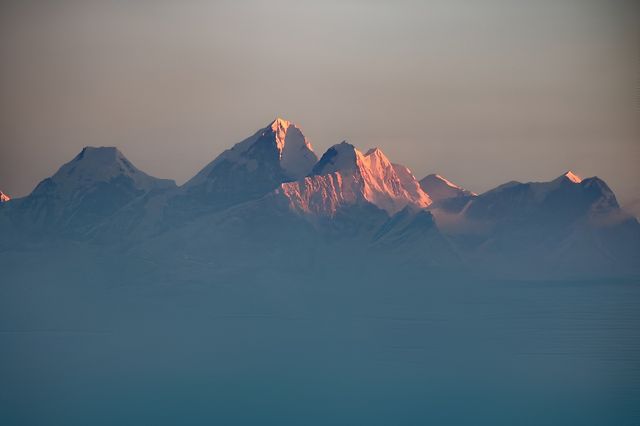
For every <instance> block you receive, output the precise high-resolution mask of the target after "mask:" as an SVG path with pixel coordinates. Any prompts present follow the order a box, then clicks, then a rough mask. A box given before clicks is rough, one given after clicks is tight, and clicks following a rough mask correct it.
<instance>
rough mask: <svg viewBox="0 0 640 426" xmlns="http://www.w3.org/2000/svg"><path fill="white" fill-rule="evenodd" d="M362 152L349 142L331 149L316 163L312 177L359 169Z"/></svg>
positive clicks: (343, 142) (341, 143)
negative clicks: (359, 158) (359, 156)
mask: <svg viewBox="0 0 640 426" xmlns="http://www.w3.org/2000/svg"><path fill="white" fill-rule="evenodd" d="M358 155H362V154H360V152H359V151H358V150H357V149H356V147H355V146H353V145H351V144H350V143H348V142H347V141H342V142H340V143H339V144H335V145H333V146H332V147H331V148H329V149H328V150H327V151H326V152H325V153H324V154H323V155H322V157H321V158H320V161H318V162H317V163H316V165H315V166H314V167H313V170H312V171H311V174H312V175H326V174H329V173H335V172H338V171H351V170H355V169H356V168H357V161H358Z"/></svg>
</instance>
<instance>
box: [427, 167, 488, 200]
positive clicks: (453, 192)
mask: <svg viewBox="0 0 640 426" xmlns="http://www.w3.org/2000/svg"><path fill="white" fill-rule="evenodd" d="M420 187H421V188H422V190H423V191H424V192H426V193H427V194H429V197H431V199H432V200H433V201H434V202H438V201H441V200H445V199H448V198H455V197H465V196H474V195H476V194H475V193H473V192H471V191H468V190H466V189H464V188H462V187H460V186H458V185H456V184H455V183H453V182H451V181H449V180H447V179H445V178H444V177H442V176H440V175H436V174H430V175H428V176H425V177H424V178H423V179H422V180H421V181H420Z"/></svg>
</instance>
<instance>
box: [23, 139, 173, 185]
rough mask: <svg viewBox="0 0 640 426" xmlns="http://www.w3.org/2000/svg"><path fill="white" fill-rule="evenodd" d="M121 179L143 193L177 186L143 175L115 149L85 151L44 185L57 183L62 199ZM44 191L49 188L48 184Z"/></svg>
mask: <svg viewBox="0 0 640 426" xmlns="http://www.w3.org/2000/svg"><path fill="white" fill-rule="evenodd" d="M121 177H125V178H128V179H131V180H132V181H133V183H134V185H135V186H136V187H137V188H140V189H144V190H150V189H153V188H169V187H171V186H175V183H174V182H173V181H171V180H168V179H157V178H154V177H152V176H149V175H147V174H146V173H144V172H142V171H141V170H139V169H138V168H136V167H135V166H134V165H133V164H132V163H131V162H130V161H129V160H127V158H126V157H125V156H124V155H123V154H122V152H120V150H118V148H116V147H113V146H101V147H92V146H86V147H84V148H82V150H81V151H80V153H79V154H78V155H76V156H75V157H74V158H73V160H71V161H69V162H68V163H66V164H64V165H63V166H62V167H60V169H58V171H57V172H56V173H55V174H54V175H53V176H51V177H50V178H49V179H45V181H43V182H51V183H54V184H55V186H56V187H57V188H58V189H57V190H58V191H59V193H60V195H69V194H72V193H73V192H74V191H76V190H78V189H79V188H89V187H91V186H92V185H95V184H97V183H100V182H110V181H111V180H113V179H116V178H121ZM43 182H41V185H42V184H43ZM41 185H38V187H36V189H35V190H34V192H40V191H41V190H43V188H44V187H42V186H41ZM45 187H48V184H47V185H45ZM39 188H40V189H39Z"/></svg>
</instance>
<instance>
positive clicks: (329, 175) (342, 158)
mask: <svg viewBox="0 0 640 426" xmlns="http://www.w3.org/2000/svg"><path fill="white" fill-rule="evenodd" d="M281 189H282V193H283V194H284V195H285V196H286V197H287V198H289V200H290V205H291V206H292V207H293V208H294V209H296V210H299V211H302V212H305V213H313V214H319V215H327V216H331V215H334V214H335V213H336V211H337V209H338V208H340V207H342V206H346V205H353V204H357V203H358V202H361V201H364V202H368V203H371V204H373V205H375V206H377V207H378V208H380V209H382V210H385V211H386V212H387V213H388V214H395V213H397V212H398V211H400V210H402V209H403V208H405V207H406V206H408V205H412V206H415V207H416V208H425V207H427V206H428V205H429V204H431V199H430V198H429V196H428V195H427V194H425V193H424V191H422V189H420V185H419V184H418V182H417V180H416V179H415V177H414V176H413V174H412V173H411V171H410V170H409V169H407V168H406V167H404V166H401V165H397V164H392V163H391V162H390V161H389V159H388V158H387V157H386V156H385V155H384V153H383V152H382V151H381V150H380V149H378V148H374V149H370V150H369V151H367V153H366V154H362V152H360V151H359V150H358V149H356V148H355V147H354V146H353V145H351V144H350V143H347V142H346V141H343V142H341V143H339V144H337V145H334V146H332V147H331V148H329V149H328V150H327V152H325V153H324V155H323V156H322V158H321V159H320V161H318V163H317V164H316V165H315V167H314V168H313V170H312V172H311V175H310V176H308V177H307V178H305V180H304V181H299V182H292V183H286V184H283V185H282V186H281Z"/></svg>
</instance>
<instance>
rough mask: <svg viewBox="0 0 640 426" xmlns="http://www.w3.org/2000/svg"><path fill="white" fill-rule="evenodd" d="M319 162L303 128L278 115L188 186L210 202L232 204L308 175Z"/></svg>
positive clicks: (228, 150)
mask: <svg viewBox="0 0 640 426" xmlns="http://www.w3.org/2000/svg"><path fill="white" fill-rule="evenodd" d="M317 161H318V157H317V156H316V155H315V153H314V152H313V147H312V146H311V143H310V142H309V140H308V139H307V138H306V137H305V136H304V134H303V133H302V131H301V130H300V129H299V128H298V127H297V126H296V125H295V124H294V123H292V122H290V121H288V120H284V119H282V118H280V117H278V118H276V119H275V120H273V121H272V122H271V123H269V124H268V125H267V126H266V127H263V128H261V129H260V130H258V131H257V132H256V133H254V134H253V135H252V136H250V137H248V138H246V139H244V140H243V141H241V142H239V143H237V144H235V145H233V146H232V147H231V148H229V149H227V150H226V151H224V152H223V153H221V154H220V155H218V156H217V157H216V158H215V159H214V160H213V161H211V162H210V163H209V164H207V165H206V166H205V167H204V168H203V169H202V170H200V172H198V174H196V175H195V176H194V177H193V178H191V180H189V181H188V182H187V183H186V184H185V185H184V187H185V188H187V190H188V191H189V192H190V193H192V194H200V195H198V196H199V197H202V198H201V199H202V200H203V201H205V202H207V203H210V204H215V205H219V206H225V205H231V204H233V203H236V202H240V201H246V200H248V199H252V198H256V197H259V196H262V195H264V194H266V193H268V192H270V191H272V190H274V189H275V188H277V187H278V185H280V184H281V183H283V182H289V181H292V180H298V179H302V178H304V177H305V176H306V175H308V174H309V172H310V171H311V170H312V168H313V166H314V164H316V162H317Z"/></svg>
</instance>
